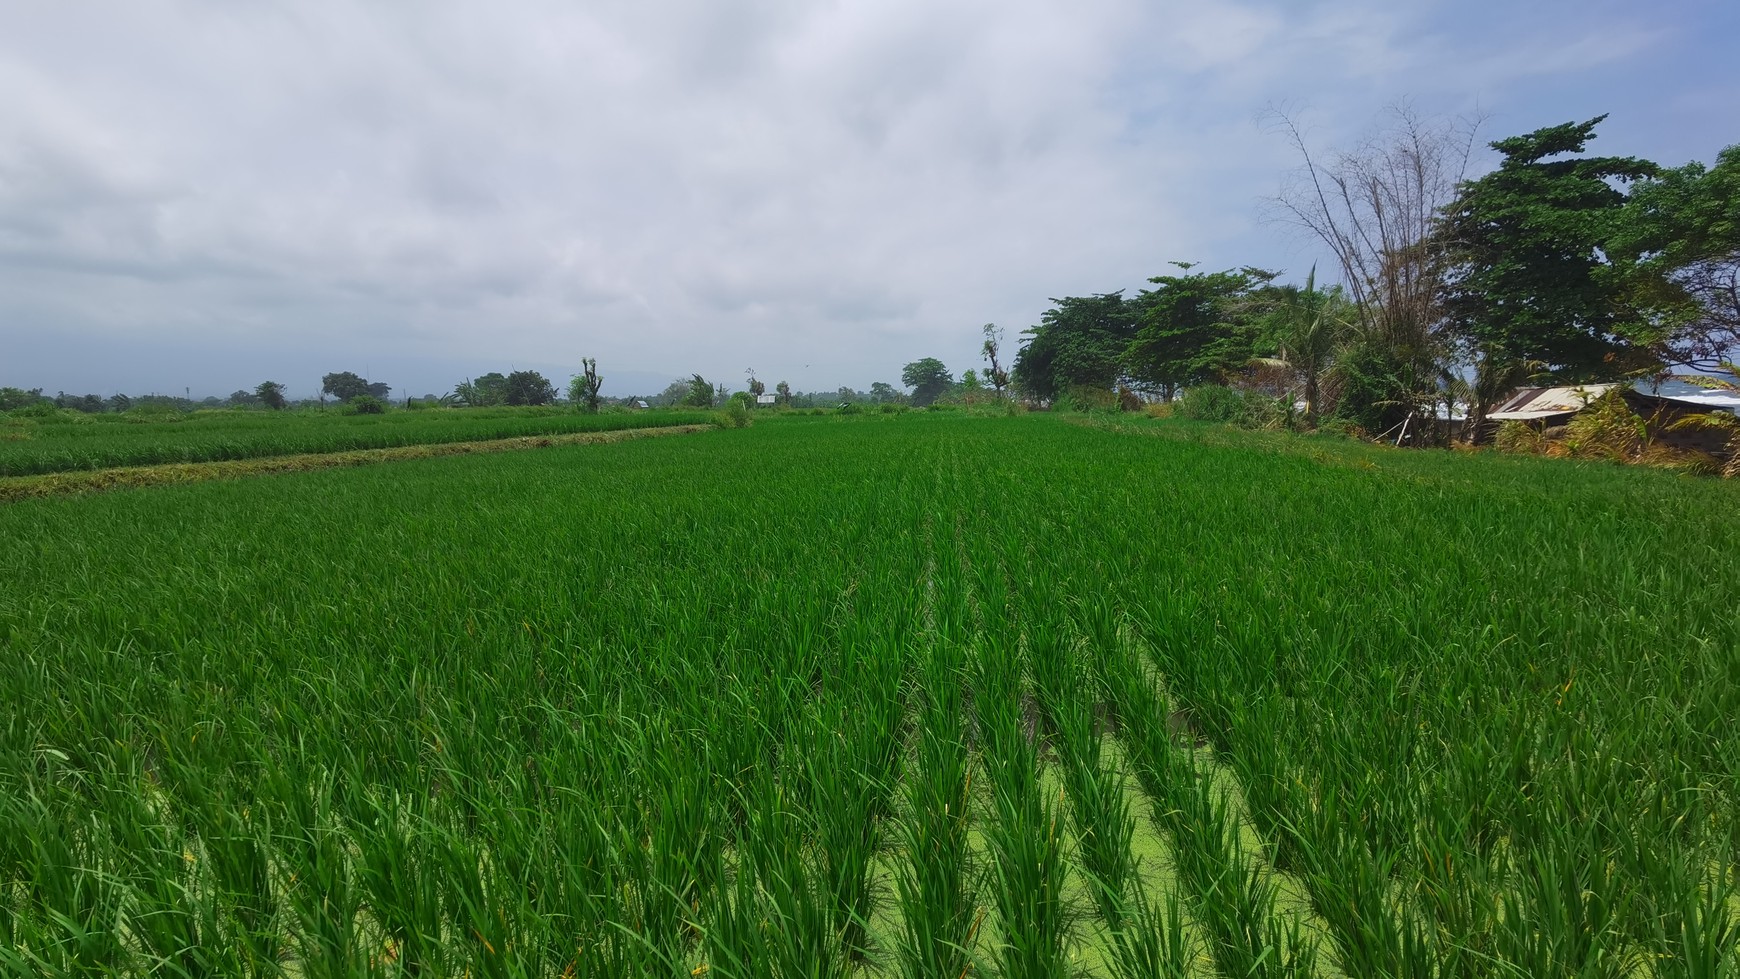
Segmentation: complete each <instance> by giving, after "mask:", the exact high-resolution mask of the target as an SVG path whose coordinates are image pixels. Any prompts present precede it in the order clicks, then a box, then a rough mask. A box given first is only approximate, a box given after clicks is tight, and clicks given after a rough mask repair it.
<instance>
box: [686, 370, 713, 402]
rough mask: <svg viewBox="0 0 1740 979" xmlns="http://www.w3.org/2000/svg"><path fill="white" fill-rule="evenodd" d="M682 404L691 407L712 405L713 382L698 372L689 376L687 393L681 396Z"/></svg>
mask: <svg viewBox="0 0 1740 979" xmlns="http://www.w3.org/2000/svg"><path fill="white" fill-rule="evenodd" d="M683 404H685V405H687V406H689V407H691V408H711V407H713V384H712V382H711V381H709V380H707V379H706V378H704V377H702V376H701V375H699V374H696V375H694V376H693V377H691V378H689V393H688V394H687V395H685V396H684V397H683Z"/></svg>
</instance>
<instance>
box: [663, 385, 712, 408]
mask: <svg viewBox="0 0 1740 979" xmlns="http://www.w3.org/2000/svg"><path fill="white" fill-rule="evenodd" d="M711 387H712V385H708V388H709V389H711ZM689 391H690V385H689V382H688V381H672V382H671V383H669V384H667V385H665V389H664V390H663V391H660V392H659V393H658V394H655V395H653V396H652V397H651V398H649V399H647V400H648V401H649V402H650V403H652V404H653V405H656V406H658V407H660V408H673V407H676V406H677V405H680V404H683V403H684V402H685V399H687V398H688V396H689Z"/></svg>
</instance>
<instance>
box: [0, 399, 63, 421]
mask: <svg viewBox="0 0 1740 979" xmlns="http://www.w3.org/2000/svg"><path fill="white" fill-rule="evenodd" d="M7 414H9V415H11V416H12V417H13V418H59V417H60V409H59V408H57V407H55V404H54V402H52V401H47V400H43V401H36V402H32V403H31V404H27V405H25V406H24V407H22V408H14V409H12V410H11V411H9V412H7Z"/></svg>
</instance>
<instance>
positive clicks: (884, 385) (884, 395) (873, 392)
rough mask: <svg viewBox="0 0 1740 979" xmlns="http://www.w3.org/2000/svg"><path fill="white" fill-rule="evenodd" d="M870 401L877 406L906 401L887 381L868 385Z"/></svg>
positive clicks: (902, 394)
mask: <svg viewBox="0 0 1740 979" xmlns="http://www.w3.org/2000/svg"><path fill="white" fill-rule="evenodd" d="M870 400H871V401H872V402H873V403H875V404H879V405H888V404H898V403H899V402H902V401H905V400H906V394H905V392H903V391H901V390H900V389H899V388H897V387H895V386H894V385H892V384H890V383H888V382H887V381H874V382H872V383H871V384H870Z"/></svg>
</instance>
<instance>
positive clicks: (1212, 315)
mask: <svg viewBox="0 0 1740 979" xmlns="http://www.w3.org/2000/svg"><path fill="white" fill-rule="evenodd" d="M1172 264H1173V265H1176V266H1177V267H1178V268H1179V269H1180V270H1182V271H1183V273H1184V274H1183V275H1158V276H1155V277H1154V278H1152V279H1149V280H1148V281H1149V282H1150V283H1152V284H1153V285H1155V286H1156V287H1157V288H1154V289H1144V290H1143V291H1142V293H1141V294H1140V295H1138V296H1137V297H1136V298H1135V299H1134V300H1132V301H1131V302H1132V305H1133V306H1134V307H1135V308H1136V309H1137V310H1139V311H1140V312H1139V319H1138V320H1137V324H1138V326H1137V330H1136V334H1135V337H1134V339H1132V340H1131V341H1130V343H1129V345H1128V347H1127V348H1126V350H1125V352H1124V357H1125V364H1126V369H1127V372H1128V374H1129V376H1130V377H1131V378H1132V379H1134V380H1135V381H1137V382H1138V383H1140V384H1142V385H1144V386H1147V387H1151V388H1153V389H1155V390H1157V391H1159V392H1160V395H1161V397H1163V398H1165V399H1166V400H1168V401H1170V400H1172V396H1173V395H1174V394H1175V393H1176V392H1177V390H1178V389H1179V388H1181V387H1184V386H1187V385H1191V384H1201V383H1203V382H1206V381H1211V380H1215V379H1218V378H1220V377H1222V376H1223V375H1225V374H1227V373H1229V372H1231V371H1233V370H1236V369H1238V368H1240V367H1243V366H1244V365H1245V364H1246V363H1247V362H1249V361H1250V359H1251V356H1252V353H1253V344H1254V343H1255V341H1256V337H1257V325H1256V321H1257V316H1256V312H1257V307H1256V305H1255V304H1254V303H1252V302H1251V298H1252V295H1253V293H1254V292H1255V291H1256V290H1257V289H1259V288H1261V287H1262V286H1264V285H1267V284H1268V283H1269V282H1270V281H1271V280H1273V279H1274V278H1275V273H1274V272H1269V271H1266V270H1264V269H1258V268H1250V267H1246V268H1242V269H1227V270H1226V271H1224V272H1195V273H1193V272H1191V271H1190V269H1191V268H1192V264H1191V263H1189V262H1173V263H1172Z"/></svg>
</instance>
